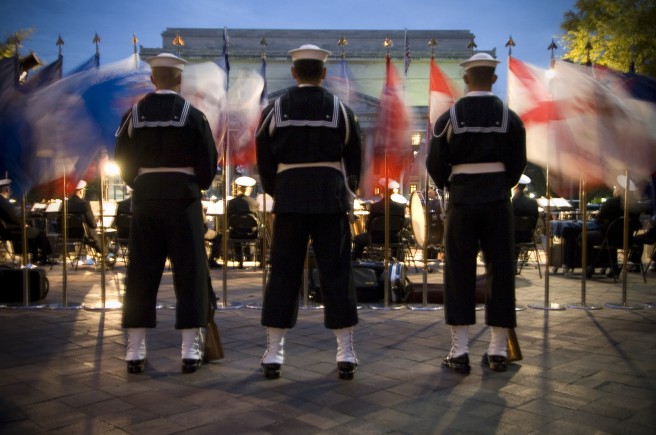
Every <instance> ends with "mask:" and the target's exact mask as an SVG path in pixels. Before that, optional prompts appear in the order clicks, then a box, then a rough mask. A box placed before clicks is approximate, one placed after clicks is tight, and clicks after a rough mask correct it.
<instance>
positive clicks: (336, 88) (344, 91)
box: [324, 56, 358, 107]
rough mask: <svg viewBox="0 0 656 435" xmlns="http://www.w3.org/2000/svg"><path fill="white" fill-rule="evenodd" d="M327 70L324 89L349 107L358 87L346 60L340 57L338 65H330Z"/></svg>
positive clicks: (353, 100)
mask: <svg viewBox="0 0 656 435" xmlns="http://www.w3.org/2000/svg"><path fill="white" fill-rule="evenodd" d="M327 68H328V71H327V73H326V80H324V87H325V88H326V89H327V90H328V91H329V92H330V93H332V94H333V95H336V96H337V98H339V99H340V100H342V102H343V103H344V104H346V105H347V106H349V107H350V106H351V104H352V103H353V102H355V95H356V94H357V92H358V86H357V84H356V82H355V78H354V77H353V72H352V71H351V68H349V66H348V62H347V61H346V58H345V57H344V56H342V59H341V60H340V61H339V63H338V64H330V65H328V67H327Z"/></svg>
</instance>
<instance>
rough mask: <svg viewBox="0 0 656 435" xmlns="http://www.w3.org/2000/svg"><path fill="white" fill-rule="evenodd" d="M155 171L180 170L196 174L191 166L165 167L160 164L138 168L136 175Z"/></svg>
mask: <svg viewBox="0 0 656 435" xmlns="http://www.w3.org/2000/svg"><path fill="white" fill-rule="evenodd" d="M155 172H181V173H183V174H187V175H192V176H193V175H196V172H195V171H194V168H192V167H191V166H184V167H177V168H176V167H171V168H169V167H166V166H160V167H157V168H139V172H138V175H143V174H152V173H155Z"/></svg>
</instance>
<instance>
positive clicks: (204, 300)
mask: <svg viewBox="0 0 656 435" xmlns="http://www.w3.org/2000/svg"><path fill="white" fill-rule="evenodd" d="M146 176H154V175H146ZM181 176H184V175H181ZM202 223H203V209H202V204H201V201H200V199H157V200H155V199H148V200H141V201H140V200H139V199H138V197H137V196H136V195H135V198H134V201H133V210H132V227H131V229H130V254H129V256H130V259H129V267H128V272H127V277H126V286H127V287H128V288H130V290H131V291H129V292H126V294H125V298H126V299H125V304H124V305H125V306H124V311H123V327H125V328H144V327H145V328H154V327H155V324H156V312H155V305H156V299H157V290H158V288H159V284H160V279H161V276H162V272H163V270H164V267H165V263H166V257H167V255H168V256H170V259H171V263H172V267H173V280H174V288H175V291H176V297H177V300H178V304H179V306H178V307H177V310H176V321H175V327H176V328H177V329H188V328H198V327H202V326H205V325H206V324H207V316H208V306H209V301H208V292H207V276H208V271H207V268H206V267H205V268H203V267H196V266H197V265H198V264H204V265H207V259H206V256H205V241H204V228H203V224H202ZM135 228H138V229H139V230H138V231H135ZM135 270H139V271H140V272H139V273H131V272H132V271H135ZM181 295H186V296H185V297H180V296H181Z"/></svg>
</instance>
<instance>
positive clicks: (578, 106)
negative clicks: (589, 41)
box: [508, 57, 622, 186]
mask: <svg viewBox="0 0 656 435" xmlns="http://www.w3.org/2000/svg"><path fill="white" fill-rule="evenodd" d="M508 65H509V74H508V104H509V105H510V107H511V108H512V109H513V110H515V112H517V114H519V116H520V117H521V118H522V120H523V121H524V125H525V127H526V150H527V157H528V160H529V161H531V162H533V163H535V164H538V165H540V166H543V167H547V166H548V167H549V171H550V172H553V174H554V175H558V176H560V177H561V179H562V178H569V179H572V180H578V179H579V178H580V177H583V178H584V179H585V180H586V183H587V184H588V186H593V185H598V184H601V183H604V182H605V181H607V180H610V178H609V177H607V175H608V176H612V177H615V176H617V174H618V173H621V172H622V171H621V169H620V166H621V165H620V166H618V161H617V158H616V155H617V153H616V146H615V143H616V141H617V140H618V136H617V131H616V128H615V125H614V124H615V122H614V121H613V120H612V116H614V115H613V114H618V109H619V106H617V105H616V104H615V103H614V102H613V101H612V100H613V99H614V97H613V96H612V94H610V93H609V92H608V90H607V89H604V86H603V85H602V84H601V83H599V82H597V81H595V80H594V79H592V77H590V75H589V74H588V73H587V72H586V70H585V68H583V67H578V66H576V65H572V64H569V63H565V62H561V61H556V62H555V63H554V66H553V68H552V69H551V71H547V70H543V69H540V68H537V67H534V66H532V65H529V64H526V63H523V62H521V61H519V60H517V59H514V58H512V57H511V58H510V59H509V62H508ZM606 184H607V183H606Z"/></svg>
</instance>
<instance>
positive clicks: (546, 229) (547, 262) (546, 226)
mask: <svg viewBox="0 0 656 435" xmlns="http://www.w3.org/2000/svg"><path fill="white" fill-rule="evenodd" d="M552 53H553V51H552ZM549 68H550V70H551V71H552V72H553V71H554V68H555V60H554V59H553V58H552V59H551V62H550V66H549ZM551 80H553V77H552V78H551ZM551 88H553V87H552V86H551V85H550V90H551ZM550 98H551V99H552V101H553V94H552V95H550ZM546 134H547V135H548V136H551V128H548V130H547V133H546ZM549 143H550V141H549V140H547V149H546V150H545V152H546V153H547V154H548V153H549ZM546 160H547V168H546V183H545V189H546V193H545V194H546V196H547V206H546V216H545V222H544V233H545V234H544V235H545V254H546V255H545V257H546V259H545V271H544V304H537V303H536V304H528V307H529V308H533V309H537V310H555V311H559V310H564V309H565V308H566V307H565V306H564V305H562V304H558V303H555V302H550V301H549V265H550V264H551V246H552V243H551V234H550V233H551V228H549V227H550V224H551V191H550V187H549V158H548V156H547V159H546Z"/></svg>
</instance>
